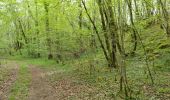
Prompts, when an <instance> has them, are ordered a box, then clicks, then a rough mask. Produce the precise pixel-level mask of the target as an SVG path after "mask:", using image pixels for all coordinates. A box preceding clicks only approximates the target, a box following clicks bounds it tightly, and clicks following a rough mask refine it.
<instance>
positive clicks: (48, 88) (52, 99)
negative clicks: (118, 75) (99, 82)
mask: <svg viewBox="0 0 170 100" xmlns="http://www.w3.org/2000/svg"><path fill="white" fill-rule="evenodd" d="M29 68H30V70H31V71H30V72H31V76H32V82H31V86H30V89H29V96H28V100H70V99H71V100H72V99H76V100H80V99H81V100H87V99H89V98H91V97H90V96H89V94H90V93H94V90H95V89H93V88H92V87H89V86H87V85H85V84H80V83H77V82H76V80H75V79H72V78H69V77H65V76H64V77H63V78H59V79H58V80H57V81H55V82H54V83H51V82H50V81H49V77H51V76H53V75H55V76H56V75H60V74H61V73H63V71H60V70H59V71H48V70H44V69H41V68H39V67H37V66H34V65H31V66H30V67H29Z"/></svg>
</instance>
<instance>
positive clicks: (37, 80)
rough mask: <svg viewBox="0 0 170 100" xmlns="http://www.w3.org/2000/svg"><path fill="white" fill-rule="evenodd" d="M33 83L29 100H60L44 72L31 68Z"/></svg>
mask: <svg viewBox="0 0 170 100" xmlns="http://www.w3.org/2000/svg"><path fill="white" fill-rule="evenodd" d="M30 70H31V74H32V82H31V87H30V93H29V98H28V99H29V100H58V99H57V96H56V92H55V89H54V88H53V87H52V86H51V85H50V84H49V82H48V80H47V79H46V78H45V77H44V73H45V72H44V71H43V70H42V69H40V68H37V67H34V66H31V67H30Z"/></svg>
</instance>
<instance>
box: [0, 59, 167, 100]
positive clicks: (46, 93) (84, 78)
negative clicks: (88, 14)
mask: <svg viewBox="0 0 170 100" xmlns="http://www.w3.org/2000/svg"><path fill="white" fill-rule="evenodd" d="M83 61H84V60H83ZM77 62H80V61H76V62H70V63H71V64H73V65H71V64H57V63H56V62H54V61H48V60H42V59H39V60H38V59H34V60H32V59H29V60H25V59H24V60H21V59H20V60H3V61H1V67H0V75H1V76H0V100H124V99H125V98H124V97H123V94H121V93H118V92H117V91H119V80H117V81H116V80H115V78H114V77H113V75H114V74H112V73H110V72H108V71H107V70H106V69H101V68H98V69H97V68H91V67H89V66H88V64H89V63H90V62H86V61H85V62H83V65H82V64H80V63H77ZM67 63H69V62H67ZM136 63H137V64H138V65H139V64H140V63H139V62H136ZM133 64H135V63H133ZM90 65H91V63H90ZM135 65H136V64H135ZM141 65H142V64H141ZM77 66H78V67H77ZM130 66H133V65H132V64H130ZM135 68H136V69H135ZM99 69H100V70H99ZM132 69H133V71H132ZM91 70H93V71H92V72H91ZM127 71H128V79H129V84H130V85H131V87H130V88H133V90H132V92H133V96H134V97H135V99H130V100H149V99H152V100H170V88H169V87H170V80H169V79H170V73H169V72H160V71H157V72H156V73H157V74H156V75H155V83H156V84H155V86H152V85H151V83H150V82H149V81H150V80H149V79H148V78H145V76H143V74H141V73H142V72H141V66H139V67H136V66H135V67H132V68H130V69H127Z"/></svg>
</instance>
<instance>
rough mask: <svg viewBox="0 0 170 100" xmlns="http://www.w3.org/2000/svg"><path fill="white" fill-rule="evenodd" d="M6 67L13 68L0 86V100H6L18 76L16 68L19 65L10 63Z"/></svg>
mask: <svg viewBox="0 0 170 100" xmlns="http://www.w3.org/2000/svg"><path fill="white" fill-rule="evenodd" d="M7 66H8V67H13V66H14V67H13V68H11V69H10V70H9V71H10V72H9V74H8V76H7V78H6V79H5V80H4V81H3V82H2V84H0V100H7V99H8V95H9V93H10V89H11V87H12V85H13V84H14V83H15V81H16V79H17V74H18V67H19V65H18V64H16V63H15V62H12V63H10V64H9V65H7Z"/></svg>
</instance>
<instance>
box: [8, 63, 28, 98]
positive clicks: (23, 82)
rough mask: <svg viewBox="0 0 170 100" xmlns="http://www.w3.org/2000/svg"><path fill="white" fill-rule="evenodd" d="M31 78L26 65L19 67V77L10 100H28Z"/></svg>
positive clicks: (11, 92)
mask: <svg viewBox="0 0 170 100" xmlns="http://www.w3.org/2000/svg"><path fill="white" fill-rule="evenodd" d="M30 82H31V76H30V73H29V69H28V67H27V66H26V65H25V64H22V65H21V66H20V67H19V72H18V77H17V80H16V82H15V84H14V85H13V86H12V89H11V91H10V96H9V100H26V98H27V96H28V91H29V86H30Z"/></svg>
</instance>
